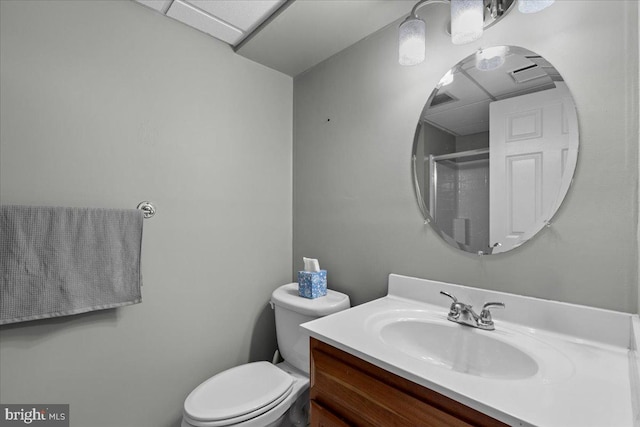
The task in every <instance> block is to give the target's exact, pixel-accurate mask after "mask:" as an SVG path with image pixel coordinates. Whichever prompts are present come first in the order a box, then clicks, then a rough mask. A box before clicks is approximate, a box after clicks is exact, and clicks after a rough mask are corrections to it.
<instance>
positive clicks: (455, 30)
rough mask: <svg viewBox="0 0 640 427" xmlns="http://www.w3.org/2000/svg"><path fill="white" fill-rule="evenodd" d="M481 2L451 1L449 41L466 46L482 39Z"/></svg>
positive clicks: (479, 0)
mask: <svg viewBox="0 0 640 427" xmlns="http://www.w3.org/2000/svg"><path fill="white" fill-rule="evenodd" d="M483 28H484V1H483V0H451V41H452V42H453V44H466V43H471V42H472V41H474V40H478V39H479V38H480V37H482V30H483Z"/></svg>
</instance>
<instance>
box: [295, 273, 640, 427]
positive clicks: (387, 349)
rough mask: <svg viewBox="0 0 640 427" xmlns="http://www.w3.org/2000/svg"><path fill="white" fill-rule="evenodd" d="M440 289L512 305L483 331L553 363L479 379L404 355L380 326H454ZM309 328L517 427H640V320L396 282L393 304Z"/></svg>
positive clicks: (373, 305)
mask: <svg viewBox="0 0 640 427" xmlns="http://www.w3.org/2000/svg"><path fill="white" fill-rule="evenodd" d="M440 290H444V291H446V292H449V293H452V294H454V295H455V296H456V297H457V298H458V300H460V301H461V302H464V303H468V304H473V305H474V307H481V306H482V303H484V302H486V301H500V302H504V303H505V304H506V308H505V309H504V310H495V311H492V313H493V319H494V321H495V325H496V330H495V331H480V330H477V329H474V331H478V332H477V333H480V334H489V335H488V337H490V338H492V339H496V340H501V341H503V342H508V343H510V344H511V345H512V346H514V347H516V348H520V349H522V351H523V352H525V353H527V354H530V355H531V356H532V357H533V358H534V359H535V360H536V361H543V362H542V363H539V368H538V371H537V372H536V373H535V375H533V376H528V377H526V378H521V379H499V378H488V377H483V376H477V375H469V374H466V373H461V372H457V371H455V370H453V369H451V368H449V367H446V366H442V365H441V364H437V363H433V362H430V361H428V360H426V359H427V358H426V357H415V355H414V356H412V355H409V354H408V353H405V352H402V351H399V350H398V349H397V348H395V347H394V346H392V345H390V344H388V343H386V342H384V341H383V340H381V339H380V338H379V330H380V326H379V325H380V324H384V322H386V321H388V319H390V318H392V317H393V316H395V315H396V314H397V316H399V317H400V319H398V320H403V319H402V318H401V317H403V316H404V317H406V316H408V315H409V316H412V314H411V313H415V314H416V315H418V316H423V317H425V318H429V319H430V320H429V321H433V322H435V323H440V324H445V323H447V322H448V321H447V320H446V317H447V313H448V309H449V304H450V302H451V300H449V299H448V298H446V297H444V296H442V295H440V294H439V292H440ZM394 313H396V314H394ZM408 313H409V314H408ZM385 319H386V320H385ZM517 320H522V321H517ZM448 323H449V324H452V325H454V327H460V328H468V326H463V325H457V324H454V323H452V322H448ZM449 326H450V325H449ZM302 327H303V328H304V329H306V330H307V331H308V332H309V334H310V335H311V336H312V337H314V338H317V339H319V340H321V341H324V342H326V343H328V344H331V345H333V346H334V347H337V348H339V349H341V350H344V351H346V352H348V353H350V354H353V355H355V356H357V357H360V358H361V359H363V360H366V361H368V362H370V363H373V364H374V365H377V366H379V367H381V368H383V369H386V370H388V371H390V372H392V373H394V374H396V375H399V376H401V377H403V378H406V379H408V380H410V381H413V382H415V383H418V384H421V385H423V386H425V387H428V388H430V389H432V390H434V391H437V392H439V393H441V394H443V395H445V396H448V397H451V398H453V399H455V400H457V401H459V402H461V403H463V404H465V405H467V406H469V407H471V408H474V409H477V410H479V411H481V412H483V413H485V414H487V415H490V416H492V417H494V418H496V419H498V420H500V421H503V422H505V423H507V424H509V425H513V426H545V427H546V426H550V427H551V426H558V427H570V426H576V427H587V426H593V427H639V426H640V409H639V406H640V391H639V386H640V384H639V382H640V380H639V379H638V371H640V358H639V357H638V351H637V350H636V348H637V343H639V342H640V322H639V321H638V316H637V315H635V316H633V315H630V314H627V313H619V312H613V311H608V310H601V309H596V308H590V307H583V306H577V305H573V304H565V303H559V302H553V301H545V300H539V299H535V298H529V297H521V296H517V295H513V294H506V293H501V292H494V291H487V290H482V289H477V288H470V287H464V286H459V285H453V284H448V283H443V282H436V281H431V280H424V279H416V278H410V277H405V276H398V275H391V276H390V277H389V293H388V295H387V296H386V297H384V298H381V299H378V300H375V301H371V302H369V303H366V304H362V305H360V306H357V307H354V308H351V309H349V310H346V311H342V312H339V313H336V314H333V315H331V316H327V317H324V318H320V319H318V320H314V321H312V322H308V323H305V324H303V325H302Z"/></svg>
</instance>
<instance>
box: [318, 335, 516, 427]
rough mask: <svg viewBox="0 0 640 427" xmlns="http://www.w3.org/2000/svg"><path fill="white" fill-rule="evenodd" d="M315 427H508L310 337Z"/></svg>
mask: <svg viewBox="0 0 640 427" xmlns="http://www.w3.org/2000/svg"><path fill="white" fill-rule="evenodd" d="M310 393H311V394H310V398H311V427H345V426H372V427H387V426H389V427H391V426H407V427H422V426H425V427H427V426H438V427H441V426H507V424H504V423H502V422H500V421H498V420H496V419H494V418H491V417H489V416H487V415H485V414H483V413H481V412H478V411H476V410H475V409H471V408H469V407H468V406H465V405H463V404H461V403H458V402H456V401H455V400H452V399H450V398H448V397H445V396H443V395H441V394H439V393H436V392H434V391H432V390H429V389H428V388H425V387H423V386H421V385H418V384H416V383H413V382H411V381H408V380H406V379H404V378H401V377H399V376H397V375H395V374H392V373H390V372H388V371H385V370H384V369H382V368H379V367H377V366H375V365H372V364H371V363H368V362H365V361H364V360H362V359H360V358H358V357H355V356H353V355H351V354H348V353H346V352H344V351H342V350H339V349H337V348H335V347H333V346H330V345H328V344H326V343H323V342H322V341H319V340H316V339H314V338H311V391H310Z"/></svg>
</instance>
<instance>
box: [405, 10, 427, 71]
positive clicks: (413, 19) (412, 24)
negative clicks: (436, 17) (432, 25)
mask: <svg viewBox="0 0 640 427" xmlns="http://www.w3.org/2000/svg"><path fill="white" fill-rule="evenodd" d="M426 27H427V24H425V22H424V21H423V20H422V19H420V18H418V17H417V16H409V17H408V18H407V19H405V20H404V22H403V23H402V24H401V25H400V37H399V45H398V61H399V62H400V65H416V64H419V63H421V62H422V61H424V57H425V49H426V48H425V30H426Z"/></svg>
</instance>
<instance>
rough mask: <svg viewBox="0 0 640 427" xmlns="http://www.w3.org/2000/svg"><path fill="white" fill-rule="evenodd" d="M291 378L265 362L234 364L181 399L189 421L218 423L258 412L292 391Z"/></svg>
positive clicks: (211, 425) (216, 426)
mask: <svg viewBox="0 0 640 427" xmlns="http://www.w3.org/2000/svg"><path fill="white" fill-rule="evenodd" d="M293 383H294V379H293V377H292V376H291V375H289V374H288V373H287V372H285V371H283V370H282V369H279V368H277V367H276V366H275V365H272V364H271V363H268V362H254V363H247V364H245V365H240V366H236V367H235V368H231V369H229V370H227V371H224V372H221V373H220V374H218V375H215V376H213V377H211V378H209V379H208V380H207V381H205V382H203V383H202V384H200V385H199V386H198V387H196V388H195V389H194V390H193V391H192V392H191V394H189V396H188V397H187V399H186V400H185V403H184V417H185V419H186V420H187V421H188V422H189V423H190V424H192V425H196V426H203V427H204V426H206V427H221V426H229V425H233V424H237V423H240V422H242V421H246V420H248V419H251V418H255V417H258V416H260V415H261V414H263V413H265V412H268V411H269V410H271V409H273V408H274V407H276V406H278V405H279V404H280V403H281V402H282V401H284V400H285V399H286V398H287V397H288V396H289V395H290V394H291V392H292V391H293Z"/></svg>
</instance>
